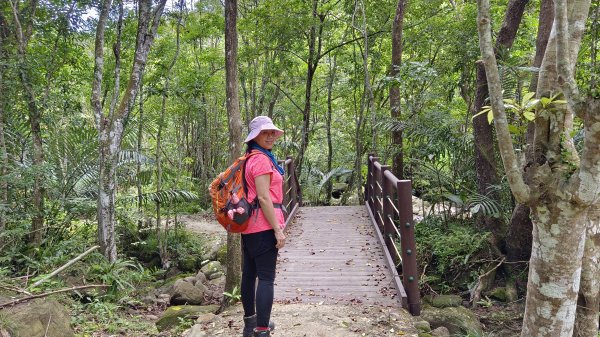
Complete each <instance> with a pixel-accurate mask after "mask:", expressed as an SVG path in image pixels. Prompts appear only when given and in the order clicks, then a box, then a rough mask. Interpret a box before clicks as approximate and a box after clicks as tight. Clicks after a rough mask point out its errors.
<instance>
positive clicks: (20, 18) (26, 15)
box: [10, 0, 45, 245]
mask: <svg viewBox="0 0 600 337" xmlns="http://www.w3.org/2000/svg"><path fill="white" fill-rule="evenodd" d="M10 5H11V8H12V13H13V20H14V26H15V30H14V34H15V37H16V41H17V67H18V72H19V79H20V80H21V85H22V86H23V89H24V91H25V97H26V100H27V110H28V113H29V125H30V128H31V138H32V143H33V151H32V152H33V166H34V167H35V168H36V169H38V170H40V169H41V167H42V164H43V163H44V147H43V143H42V129H41V120H42V107H41V106H40V102H39V99H38V98H37V95H36V91H35V88H34V83H33V80H32V74H31V72H32V69H31V64H29V63H28V47H29V41H30V39H31V36H32V34H33V24H34V21H35V20H34V17H35V13H36V10H37V6H38V1H37V0H30V1H27V2H26V3H25V6H24V8H23V9H20V8H19V2H18V1H13V0H10ZM43 176H44V175H43V174H41V172H39V173H38V174H36V175H35V178H34V182H33V208H34V214H33V217H32V219H31V243H32V244H34V245H39V244H41V243H42V237H43V228H44V194H45V191H44V182H43Z"/></svg>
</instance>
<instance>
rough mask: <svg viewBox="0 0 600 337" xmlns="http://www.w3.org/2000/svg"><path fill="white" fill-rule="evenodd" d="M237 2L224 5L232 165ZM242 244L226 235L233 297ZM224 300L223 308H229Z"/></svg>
mask: <svg viewBox="0 0 600 337" xmlns="http://www.w3.org/2000/svg"><path fill="white" fill-rule="evenodd" d="M237 47H238V39H237V0H226V1H225V81H226V95H227V100H226V102H227V103H226V105H227V114H228V115H229V149H230V152H229V157H230V160H231V162H233V161H234V160H235V159H236V158H237V157H238V156H239V155H240V154H241V153H242V118H241V114H240V109H239V106H240V104H239V101H240V99H239V96H238V78H237ZM241 256H242V254H241V240H240V236H239V235H238V234H233V233H227V277H226V278H225V291H226V292H229V293H233V289H234V288H235V287H236V286H239V284H240V280H241V279H242V259H241ZM229 304H230V303H229V301H228V300H227V299H225V301H223V303H222V306H221V307H222V308H223V307H225V306H227V305H229Z"/></svg>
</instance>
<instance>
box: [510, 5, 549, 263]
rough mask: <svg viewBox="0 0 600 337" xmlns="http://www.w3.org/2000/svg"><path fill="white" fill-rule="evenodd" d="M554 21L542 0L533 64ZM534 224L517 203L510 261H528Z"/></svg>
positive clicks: (530, 155) (529, 148) (533, 84)
mask: <svg viewBox="0 0 600 337" xmlns="http://www.w3.org/2000/svg"><path fill="white" fill-rule="evenodd" d="M553 21H554V5H553V0H542V2H541V4H540V14H539V17H538V32H537V38H536V43H535V57H534V59H533V64H532V66H534V67H536V68H539V67H540V66H541V65H542V60H543V58H544V54H545V52H546V45H547V44H548V38H549V37H550V30H551V29H552V22H553ZM537 78H538V74H537V73H534V74H533V78H532V81H531V84H530V86H529V92H535V91H536V89H537V82H538V81H537ZM533 132H534V124H533V123H529V125H528V126H527V134H526V142H527V145H526V151H525V158H526V161H527V162H530V161H532V160H533ZM532 227H533V225H532V224H531V218H530V217H529V207H527V205H523V204H520V203H517V204H516V205H515V208H514V209H513V212H512V216H511V218H510V222H509V223H508V230H507V233H506V237H507V238H508V239H507V240H506V259H507V261H508V262H517V261H527V260H529V257H530V255H531V231H532Z"/></svg>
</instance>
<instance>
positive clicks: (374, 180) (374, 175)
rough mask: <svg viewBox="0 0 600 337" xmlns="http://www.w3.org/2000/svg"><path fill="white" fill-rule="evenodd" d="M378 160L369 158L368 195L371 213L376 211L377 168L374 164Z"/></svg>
mask: <svg viewBox="0 0 600 337" xmlns="http://www.w3.org/2000/svg"><path fill="white" fill-rule="evenodd" d="M378 159H379V158H377V157H371V177H370V178H371V181H370V183H369V188H370V193H369V205H371V209H372V210H373V212H376V211H377V205H375V202H376V201H377V188H376V185H377V167H376V165H375V163H376V162H377V160H378Z"/></svg>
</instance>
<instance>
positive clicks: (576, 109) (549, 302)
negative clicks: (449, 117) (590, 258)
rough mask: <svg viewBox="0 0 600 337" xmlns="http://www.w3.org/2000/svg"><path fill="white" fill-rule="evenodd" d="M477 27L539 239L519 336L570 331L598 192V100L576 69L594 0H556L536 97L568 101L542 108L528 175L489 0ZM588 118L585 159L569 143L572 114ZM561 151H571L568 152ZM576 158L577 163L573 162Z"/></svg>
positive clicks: (507, 162)
mask: <svg viewBox="0 0 600 337" xmlns="http://www.w3.org/2000/svg"><path fill="white" fill-rule="evenodd" d="M477 3H478V8H479V12H478V31H479V40H480V43H479V44H480V49H481V53H482V56H483V62H484V64H485V70H486V74H487V79H488V81H487V82H488V87H489V91H490V101H491V106H492V110H493V113H494V125H495V127H496V131H497V136H498V145H499V148H500V153H501V156H502V161H503V164H504V167H505V170H506V173H507V176H508V182H509V184H510V187H511V191H512V193H513V195H514V196H515V199H516V200H517V201H518V202H520V203H524V204H527V205H529V206H530V207H531V214H532V221H533V224H534V228H533V242H532V247H533V248H532V252H531V259H530V263H529V278H528V284H527V300H526V303H525V314H524V318H523V329H522V332H521V336H523V337H530V336H533V337H538V336H571V335H572V333H573V326H574V322H575V311H576V300H577V294H578V291H579V284H580V276H581V265H582V264H581V261H582V257H583V251H584V249H583V248H584V238H585V228H586V225H585V221H584V220H585V216H586V212H587V208H588V207H589V206H590V205H592V203H593V202H595V200H596V198H597V197H598V190H599V183H598V181H599V180H600V166H599V165H598V163H599V162H600V152H599V151H598V148H599V147H600V133H599V132H597V129H598V126H599V125H600V116H598V114H597V111H598V100H594V99H592V98H588V100H584V99H583V98H582V97H581V96H580V95H579V92H578V88H577V85H576V82H575V77H574V69H575V64H576V60H577V54H578V51H579V47H580V43H581V38H582V36H583V31H584V29H585V28H584V27H585V21H586V19H587V13H588V10H589V6H590V0H574V1H572V2H569V3H567V1H566V0H555V2H554V4H555V12H554V13H555V14H554V24H553V27H552V32H551V34H550V39H549V42H548V46H547V48H546V53H545V56H544V60H543V62H542V67H541V71H540V81H539V84H538V91H537V92H538V98H541V97H549V96H548V95H549V94H551V93H556V92H557V91H559V92H562V94H563V95H564V97H565V101H566V103H567V104H565V105H566V108H563V106H564V105H558V104H557V105H556V106H553V107H552V109H546V110H542V109H540V111H538V113H537V114H536V120H535V141H534V146H535V148H534V153H535V160H534V164H533V165H532V166H531V167H530V168H529V170H531V171H530V172H529V173H528V174H531V179H530V181H527V182H526V181H525V179H524V176H523V172H522V170H521V168H520V167H519V165H518V161H517V159H516V155H515V152H514V146H513V143H512V138H511V136H510V133H509V131H508V121H507V117H506V112H505V109H504V105H503V103H502V86H501V82H500V77H499V74H498V65H497V62H496V58H495V56H494V51H493V48H492V37H491V31H490V30H491V28H490V27H491V18H490V3H489V0H478V1H477ZM573 114H577V115H578V116H580V117H581V118H582V120H583V124H584V134H585V136H584V144H583V152H582V156H581V159H579V157H578V156H577V152H576V151H573V150H572V149H571V148H568V147H563V146H564V145H566V144H568V143H569V141H570V136H569V133H570V130H569V119H570V117H571V116H572V115H573ZM562 151H566V152H569V153H566V155H563V153H562ZM570 165H575V167H578V168H577V169H576V170H571V169H570V167H572V166H570Z"/></svg>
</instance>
